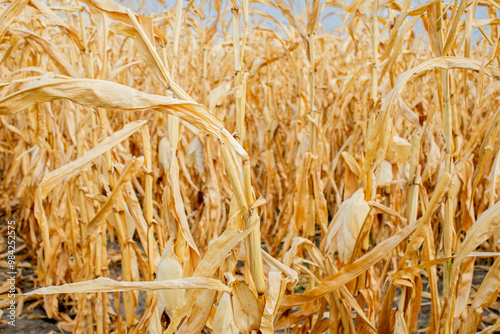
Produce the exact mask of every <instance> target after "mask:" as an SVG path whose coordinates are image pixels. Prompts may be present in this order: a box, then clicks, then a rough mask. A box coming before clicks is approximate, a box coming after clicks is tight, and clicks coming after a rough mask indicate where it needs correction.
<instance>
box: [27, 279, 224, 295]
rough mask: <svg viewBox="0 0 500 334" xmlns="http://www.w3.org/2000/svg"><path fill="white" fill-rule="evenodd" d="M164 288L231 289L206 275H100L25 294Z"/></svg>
mask: <svg viewBox="0 0 500 334" xmlns="http://www.w3.org/2000/svg"><path fill="white" fill-rule="evenodd" d="M162 289H210V290H217V291H224V292H230V291H231V289H230V288H228V287H227V286H225V285H224V284H222V283H221V282H220V281H219V280H216V279H213V278H206V277H186V278H183V279H173V280H168V281H151V282H120V281H115V280H113V279H111V278H107V277H99V278H96V279H94V280H90V281H83V282H77V283H68V284H64V285H60V286H51V287H47V288H39V289H36V290H33V291H30V292H27V293H25V294H23V295H24V296H31V295H50V294H54V293H91V292H115V291H133V290H140V291H157V290H162Z"/></svg>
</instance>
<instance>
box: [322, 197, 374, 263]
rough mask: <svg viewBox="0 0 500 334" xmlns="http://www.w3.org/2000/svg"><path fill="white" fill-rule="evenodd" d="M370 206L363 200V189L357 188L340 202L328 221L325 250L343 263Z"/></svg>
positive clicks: (348, 256)
mask: <svg viewBox="0 0 500 334" xmlns="http://www.w3.org/2000/svg"><path fill="white" fill-rule="evenodd" d="M369 212H370V206H369V205H368V202H366V201H365V194H364V192H363V189H362V188H360V189H358V190H357V191H356V192H355V193H354V194H353V195H352V196H351V198H349V199H348V200H346V201H344V202H342V204H341V205H340V208H339V212H338V213H337V214H336V215H335V217H334V218H333V219H332V221H331V222H330V225H329V226H328V232H327V236H326V243H325V250H326V251H327V253H328V254H332V255H333V254H335V252H338V256H339V258H340V260H341V261H342V262H343V263H347V261H348V260H349V259H350V258H351V254H352V250H353V248H354V245H355V244H356V239H357V237H358V234H359V231H360V229H361V226H362V225H363V222H364V221H365V219H366V217H367V216H368V213H369Z"/></svg>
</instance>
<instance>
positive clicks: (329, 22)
mask: <svg viewBox="0 0 500 334" xmlns="http://www.w3.org/2000/svg"><path fill="white" fill-rule="evenodd" d="M139 1H141V0H122V2H121V3H122V4H123V5H126V6H128V7H131V8H133V9H137V8H138V6H139V4H138V3H139ZM145 1H146V5H145V6H144V12H146V13H153V12H161V11H162V10H163V5H162V4H161V3H160V2H158V1H157V0H145ZM164 1H165V3H166V4H167V6H168V8H172V7H174V6H175V4H176V0H164ZM184 1H185V3H186V5H187V3H188V2H189V1H188V0H184ZM212 1H213V0H210V2H212ZM271 1H272V0H271ZM285 1H287V0H285ZM347 1H348V2H351V1H352V0H347ZM449 1H450V0H445V1H444V2H446V3H449ZM195 2H199V1H198V0H195ZM423 2H425V0H414V1H412V6H418V5H420V4H421V3H423ZM222 5H223V6H229V0H222ZM250 6H251V8H255V9H258V10H260V11H264V12H266V13H268V14H269V15H272V16H273V17H275V18H276V19H277V20H279V21H282V22H287V21H286V19H285V18H284V17H283V15H282V14H281V11H280V10H278V9H276V8H273V7H271V6H266V5H262V4H250ZM206 7H207V8H205V9H204V11H205V12H208V13H209V14H210V12H211V11H210V9H209V8H210V7H211V6H210V5H209V4H207V5H206ZM292 8H293V10H294V12H295V13H296V15H298V14H299V13H300V12H305V1H304V0H292ZM212 13H213V15H215V11H214V10H212ZM330 14H332V15H330ZM343 14H344V12H343V11H342V10H341V9H339V8H333V7H330V6H327V7H325V10H324V11H323V12H322V13H321V16H320V19H321V18H322V17H325V16H328V15H329V16H328V17H327V18H326V19H325V20H323V21H322V27H323V29H324V30H326V31H333V30H334V29H335V28H338V27H340V26H341V25H342V15H343ZM379 15H380V13H379ZM497 15H498V16H500V11H497ZM475 17H476V19H486V18H488V14H487V10H486V8H485V7H482V6H478V7H477V9H476V13H475ZM228 19H229V18H228ZM464 19H465V14H464ZM270 27H271V25H270V26H269V28H270ZM415 29H416V32H417V34H421V33H425V31H424V28H423V25H422V21H420V20H419V21H418V23H417V25H416V26H415ZM485 30H486V31H487V32H489V27H485ZM472 36H473V40H477V39H478V38H479V37H480V36H481V33H480V32H479V30H478V29H473V33H472Z"/></svg>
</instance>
